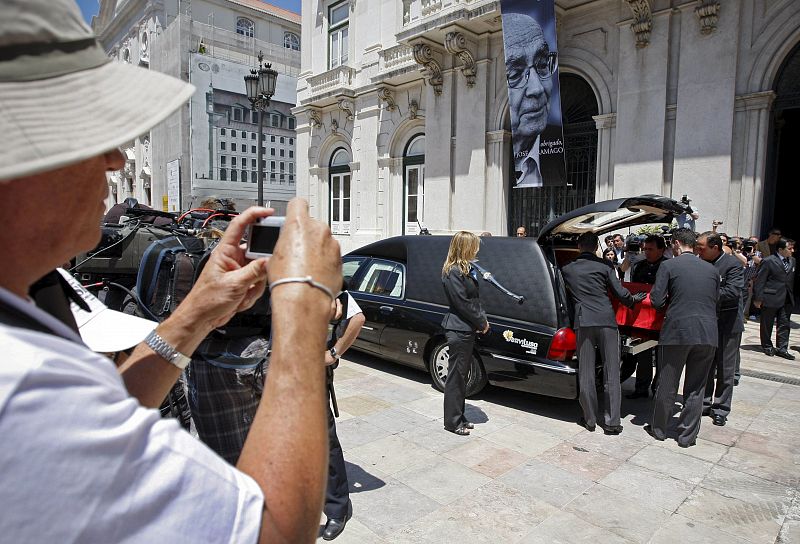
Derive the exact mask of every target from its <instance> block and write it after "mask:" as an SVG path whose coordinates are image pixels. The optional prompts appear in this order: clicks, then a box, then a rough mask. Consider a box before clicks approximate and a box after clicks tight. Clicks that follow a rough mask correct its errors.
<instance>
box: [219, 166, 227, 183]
mask: <svg viewBox="0 0 800 544" xmlns="http://www.w3.org/2000/svg"><path fill="white" fill-rule="evenodd" d="M219 179H220V181H228V171H227V170H226V169H225V168H220V169H219Z"/></svg>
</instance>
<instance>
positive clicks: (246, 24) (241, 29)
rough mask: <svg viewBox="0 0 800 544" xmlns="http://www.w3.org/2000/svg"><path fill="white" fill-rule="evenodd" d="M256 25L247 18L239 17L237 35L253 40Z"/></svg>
mask: <svg viewBox="0 0 800 544" xmlns="http://www.w3.org/2000/svg"><path fill="white" fill-rule="evenodd" d="M255 28H256V25H255V24H254V23H253V21H251V20H250V19H247V18H246V17H239V18H238V19H236V33H237V34H241V35H242V36H246V37H248V38H252V37H253V35H254V34H255Z"/></svg>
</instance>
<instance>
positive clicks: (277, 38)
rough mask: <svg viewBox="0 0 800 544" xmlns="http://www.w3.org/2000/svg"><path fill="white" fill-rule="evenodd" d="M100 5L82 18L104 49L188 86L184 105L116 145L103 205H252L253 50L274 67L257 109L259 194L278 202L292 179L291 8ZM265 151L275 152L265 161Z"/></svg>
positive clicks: (231, 3)
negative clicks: (248, 85)
mask: <svg viewBox="0 0 800 544" xmlns="http://www.w3.org/2000/svg"><path fill="white" fill-rule="evenodd" d="M100 4H101V5H100V12H99V14H98V15H97V16H96V17H95V18H94V20H93V21H92V26H93V28H94V30H95V32H96V33H97V35H98V37H99V39H100V42H101V43H102V44H103V46H104V47H105V49H106V51H107V52H108V54H109V56H111V57H112V58H115V59H117V60H120V61H122V62H130V63H134V64H138V65H140V66H143V67H147V68H149V69H151V70H158V71H160V72H164V73H167V74H170V75H173V76H175V77H179V78H182V79H184V80H186V81H189V82H191V83H192V84H194V85H195V87H197V91H196V93H195V95H194V96H193V97H192V99H191V101H190V103H189V104H188V105H187V106H186V107H185V108H182V109H181V110H179V111H178V112H176V113H175V114H173V115H172V116H171V117H170V118H168V119H167V120H166V121H165V122H163V123H161V124H160V125H159V126H157V127H155V128H153V129H152V130H151V131H150V132H149V133H147V134H144V135H142V136H141V137H139V138H137V139H136V140H134V141H132V142H130V143H129V144H128V145H126V146H124V147H123V152H124V153H125V155H126V158H127V162H126V166H125V168H124V169H123V170H122V171H121V172H118V173H114V174H112V175H111V176H110V178H109V197H108V200H107V204H108V205H109V206H111V205H113V204H114V203H116V202H121V201H122V200H124V199H125V198H127V197H134V198H136V199H138V200H139V201H140V202H142V203H144V204H148V205H150V206H152V207H154V208H157V209H164V210H165V211H179V210H185V209H187V208H190V207H193V206H196V205H197V204H198V203H199V202H200V201H201V200H202V199H203V198H204V197H206V196H209V195H216V196H220V197H227V198H232V199H233V200H234V202H236V203H237V204H238V207H239V208H240V209H241V208H242V207H245V206H247V205H250V204H253V203H255V201H256V198H257V189H256V187H257V174H258V168H257V158H258V152H257V146H258V135H257V133H258V113H257V112H254V111H252V109H251V105H250V102H249V101H248V99H247V96H246V94H245V88H244V79H243V77H244V75H246V74H247V73H248V72H249V70H250V69H251V68H253V67H254V64H255V63H257V59H256V57H257V55H258V53H259V52H260V51H261V52H263V53H264V60H265V62H270V63H271V64H272V67H273V68H274V69H276V70H277V71H278V73H279V75H278V82H277V89H276V93H275V96H274V97H273V100H272V102H271V104H270V107H269V109H268V111H267V112H265V121H264V134H265V142H264V143H265V145H264V147H263V148H262V150H261V151H262V155H263V160H264V199H265V201H268V202H271V203H272V204H273V205H274V206H275V207H277V208H278V209H281V208H283V207H285V203H286V202H288V200H289V199H290V198H292V197H293V196H294V195H295V187H296V184H295V177H294V172H295V169H296V165H295V162H294V161H295V158H294V156H295V150H294V145H295V118H294V116H293V115H292V113H291V108H292V107H293V106H294V105H295V104H296V88H297V75H298V73H299V70H300V46H301V42H300V39H301V38H300V16H299V15H297V14H295V13H292V12H289V11H286V10H283V9H280V8H277V7H275V6H272V5H270V4H266V3H264V2H261V1H259V0H102V1H101V3H100ZM272 139H275V142H272V141H271V140H272ZM281 140H283V141H284V142H286V143H285V144H284V145H283V146H280V144H279V143H278V142H280V141H281ZM290 141H291V144H289V142H290ZM271 153H275V155H276V156H277V155H278V154H279V153H282V154H284V155H285V157H280V158H281V161H274V165H273V164H272V163H273V161H271V159H273V158H274V156H271ZM289 155H291V157H290V156H289ZM281 165H282V166H283V170H281ZM272 166H274V169H273V168H272Z"/></svg>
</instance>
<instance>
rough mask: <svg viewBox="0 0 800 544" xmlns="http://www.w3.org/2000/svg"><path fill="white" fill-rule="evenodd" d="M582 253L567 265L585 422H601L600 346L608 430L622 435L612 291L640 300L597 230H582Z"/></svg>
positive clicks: (605, 427)
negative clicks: (607, 255) (601, 246)
mask: <svg viewBox="0 0 800 544" xmlns="http://www.w3.org/2000/svg"><path fill="white" fill-rule="evenodd" d="M578 249H580V251H581V254H580V255H579V256H578V258H577V259H575V261H573V262H571V263H570V264H568V265H567V266H565V267H564V268H563V270H562V273H563V275H564V281H565V282H566V284H567V289H568V290H569V293H570V295H571V296H572V300H573V306H574V310H575V320H574V321H575V322H574V326H575V328H576V329H577V337H578V339H577V341H578V380H579V383H580V403H581V407H582V408H583V425H584V426H585V427H586V428H587V429H588V430H590V431H594V428H595V424H596V423H597V416H596V411H597V391H596V389H595V365H596V357H595V349H599V350H600V353H601V354H602V356H603V379H604V381H605V390H606V399H605V414H604V417H603V423H601V424H600V426H601V427H602V428H603V430H604V431H605V433H606V434H619V433H621V432H622V425H620V422H619V412H620V401H621V386H620V383H619V365H620V355H619V331H618V330H617V320H616V317H615V315H614V308H613V307H612V306H611V300H610V299H609V298H608V292H609V291H611V292H612V293H613V294H614V296H616V297H617V298H618V299H620V300H621V301H622V303H623V304H625V305H626V306H630V307H633V305H634V302H635V301H636V300H642V299H644V297H645V295H644V294H642V295H641V296H637V297H634V296H633V295H631V294H630V292H629V291H628V290H627V289H625V288H624V287H623V286H622V284H621V283H620V282H619V279H617V275H616V273H615V271H614V268H613V267H611V266H609V265H608V263H607V262H606V261H604V260H603V259H600V258H599V257H597V256H596V255H595V254H594V252H595V250H597V235H595V234H592V233H589V232H587V233H584V234H581V236H580V238H578Z"/></svg>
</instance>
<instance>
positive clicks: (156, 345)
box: [144, 330, 192, 370]
mask: <svg viewBox="0 0 800 544" xmlns="http://www.w3.org/2000/svg"><path fill="white" fill-rule="evenodd" d="M144 343H145V344H147V347H149V348H150V349H152V350H153V351H155V352H156V353H157V354H158V355H159V356H160V357H161V358H162V359H164V360H165V361H167V362H168V363H169V364H171V365H175V366H176V367H178V368H180V369H181V370H183V369H185V368H186V367H187V366H189V362H190V361H191V360H192V358H191V357H188V356H186V355H184V354H183V353H181V352H180V351H178V350H177V349H175V348H174V347H172V346H170V345H169V344H167V342H166V340H164V339H163V338H161V337H160V336H159V335H158V334H156V331H155V330H153V331H150V334H148V335H147V337H146V338H145V339H144Z"/></svg>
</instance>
